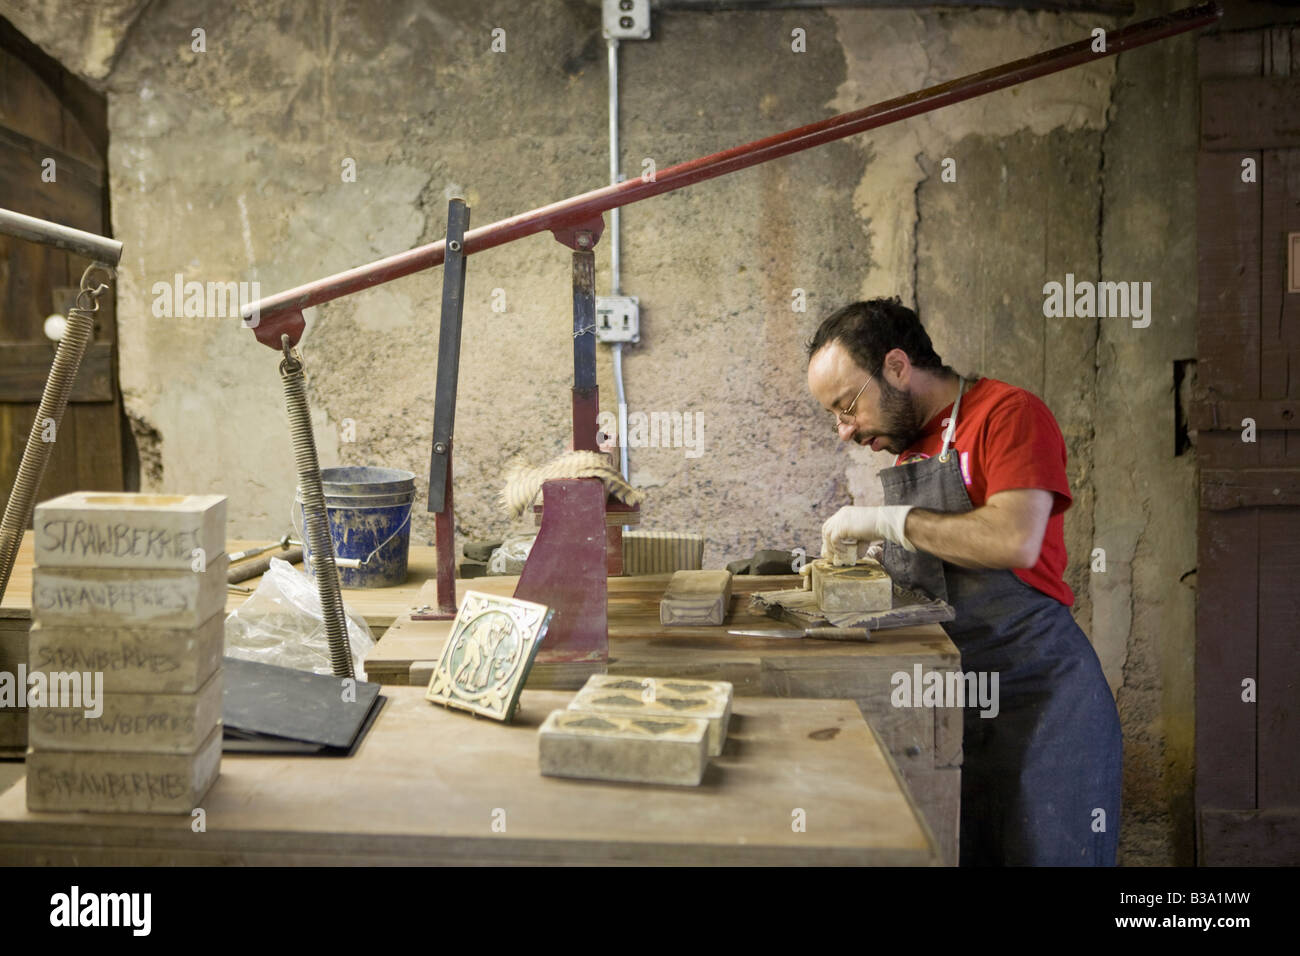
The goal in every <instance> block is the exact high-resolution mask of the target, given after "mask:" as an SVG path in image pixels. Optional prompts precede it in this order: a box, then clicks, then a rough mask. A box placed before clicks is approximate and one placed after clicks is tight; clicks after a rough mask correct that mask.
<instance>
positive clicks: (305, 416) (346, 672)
mask: <svg viewBox="0 0 1300 956" xmlns="http://www.w3.org/2000/svg"><path fill="white" fill-rule="evenodd" d="M280 342H281V347H282V348H283V350H284V360H283V361H282V362H280V381H281V382H283V383H284V404H285V407H286V408H287V409H288V411H289V432H290V434H291V435H292V437H293V458H294V462H295V463H296V465H297V468H298V489H299V492H300V493H301V495H302V514H303V527H304V528H305V530H306V532H307V543H308V545H309V546H310V548H311V568H312V571H313V572H314V573H315V575H316V591H317V593H318V594H319V595H320V606H321V612H322V613H323V614H324V616H325V634H326V636H327V637H328V638H329V642H330V665H331V666H332V667H333V668H334V676H335V677H339V678H343V677H353V676H355V673H354V671H353V669H352V648H351V645H350V644H349V642H348V623H347V617H346V616H345V614H344V612H343V595H342V594H341V593H340V591H339V569H338V567H337V565H335V564H334V542H333V541H332V540H330V527H329V517H328V515H327V514H326V512H325V490H324V489H323V488H322V487H321V481H320V461H319V459H318V458H317V456H316V438H315V436H314V435H313V434H312V430H311V411H310V410H309V409H308V407H307V388H306V383H305V381H304V377H303V364H302V359H300V358H299V357H298V355H297V354H296V353H295V352H294V351H293V350H292V349H291V348H290V346H289V336H287V335H285V336H283V337H282V338H281V340H280Z"/></svg>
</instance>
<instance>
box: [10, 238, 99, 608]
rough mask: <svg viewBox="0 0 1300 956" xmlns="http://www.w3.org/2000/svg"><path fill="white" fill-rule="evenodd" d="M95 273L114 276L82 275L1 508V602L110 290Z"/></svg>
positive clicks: (88, 272) (93, 267)
mask: <svg viewBox="0 0 1300 956" xmlns="http://www.w3.org/2000/svg"><path fill="white" fill-rule="evenodd" d="M96 271H100V272H103V273H104V276H105V278H106V279H111V278H112V277H113V273H112V270H111V269H109V268H108V267H107V266H105V265H102V264H100V263H93V264H92V265H90V266H88V267H87V268H86V271H85V272H83V273H82V274H81V291H80V292H78V293H77V302H76V305H75V306H74V307H73V308H71V309H69V310H68V322H67V327H66V329H65V331H64V333H63V337H62V338H61V339H59V347H58V349H57V351H55V353H54V364H53V365H52V366H51V367H50V374H49V377H48V378H47V379H46V380H45V390H44V391H43V392H42V393H41V404H40V406H39V408H38V409H37V411H36V420H35V421H33V422H32V430H31V432H30V433H29V434H28V436H27V447H26V448H24V449H23V460H22V462H21V464H19V466H18V475H17V477H16V478H15V479H14V487H13V491H12V492H11V493H10V495H9V501H8V502H7V503H6V505H5V513H4V518H3V519H0V598H3V597H4V594H5V588H7V587H8V586H9V575H10V574H12V573H13V569H14V560H15V559H16V558H17V557H18V547H19V545H21V544H22V540H23V532H24V531H26V530H27V525H28V524H29V523H30V522H31V518H32V507H33V505H34V504H35V503H36V491H37V489H38V488H40V485H41V478H42V477H43V476H44V474H45V465H46V463H47V462H48V461H49V460H50V452H51V451H52V450H53V448H54V442H55V441H56V440H57V439H58V432H59V426H60V425H61V424H62V422H63V413H64V411H65V410H66V409H67V407H68V398H69V397H70V396H71V395H72V387H73V385H75V384H76V381H77V370H78V369H79V368H80V367H81V357H82V355H84V354H85V351H86V346H87V345H89V344H90V340H91V339H93V338H94V337H95V313H96V312H98V311H99V297H100V296H102V295H103V294H104V293H105V292H107V291H108V283H107V282H96V283H93V284H92V282H91V276H92V274H93V273H94V272H96Z"/></svg>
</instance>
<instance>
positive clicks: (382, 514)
mask: <svg viewBox="0 0 1300 956" xmlns="http://www.w3.org/2000/svg"><path fill="white" fill-rule="evenodd" d="M320 476H321V487H322V490H323V491H324V492H325V513H326V515H327V516H328V518H329V526H330V538H331V540H332V541H333V542H334V554H335V557H337V558H338V559H340V561H341V562H342V563H341V564H340V565H339V583H341V584H342V585H343V587H345V588H387V587H392V586H394V585H397V584H405V583H406V562H407V557H408V556H409V554H410V550H411V509H412V507H413V506H414V503H415V475H414V474H413V473H412V472H409V471H401V470H400V469H397V468H370V467H350V468H322V469H321V471H320ZM294 515H295V517H296V518H297V523H298V527H299V529H300V530H299V537H300V538H301V539H302V542H303V555H304V559H305V560H304V564H305V566H306V567H307V568H308V569H311V548H310V545H309V542H308V541H307V539H306V537H305V536H304V535H303V534H302V531H301V528H302V526H303V525H304V520H303V514H302V489H301V488H299V489H298V492H297V494H296V495H295V496H294ZM350 561H356V562H360V566H359V567H348V566H347V564H348V562H350Z"/></svg>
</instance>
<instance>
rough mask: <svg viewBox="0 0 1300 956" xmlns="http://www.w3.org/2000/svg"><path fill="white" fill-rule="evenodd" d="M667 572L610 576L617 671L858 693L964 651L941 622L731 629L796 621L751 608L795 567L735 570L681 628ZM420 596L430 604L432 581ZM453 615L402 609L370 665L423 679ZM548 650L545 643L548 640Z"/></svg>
mask: <svg viewBox="0 0 1300 956" xmlns="http://www.w3.org/2000/svg"><path fill="white" fill-rule="evenodd" d="M670 577H671V575H667V574H651V575H642V576H636V577H616V578H610V579H609V592H608V604H607V607H608V610H607V613H608V617H609V648H610V649H609V663H608V665H607V670H608V672H609V673H611V674H639V675H644V676H649V677H699V678H703V679H707V680H728V681H731V682H732V683H733V684H735V685H736V693H737V694H740V695H756V696H757V695H761V696H773V697H848V698H855V699H856V698H861V697H866V696H868V695H869V694H874V693H878V692H879V690H880V688H881V683H880V674H881V673H885V674H886V677H885V681H884V685H883V686H884V687H885V688H888V686H889V681H888V676H887V674H889V673H893V672H894V671H897V670H899V669H900V668H906V669H909V670H910V668H911V667H912V666H913V664H915V663H918V662H924V663H925V665H926V666H927V667H934V668H939V667H949V666H951V667H957V666H959V661H960V657H959V655H958V652H957V648H956V647H955V646H954V645H953V643H952V642H951V641H950V640H949V639H948V635H947V634H945V633H944V631H943V629H942V628H941V627H940V626H939V625H937V624H927V625H922V626H919V627H906V628H894V629H890V630H886V631H878V632H875V633H874V634H873V635H872V636H873V638H874V640H873V641H872V642H869V643H858V642H853V641H822V640H815V639H808V638H776V639H773V638H766V637H741V636H738V635H733V634H728V633H727V631H728V630H729V629H732V628H736V629H743V630H750V629H755V628H772V629H780V628H787V629H788V628H790V627H791V625H789V624H786V623H784V622H781V621H777V620H775V619H773V618H770V617H766V616H764V615H762V614H760V613H756V612H754V611H751V610H750V609H749V595H750V593H751V592H753V591H769V590H780V589H782V588H789V587H795V586H797V582H798V580H799V579H798V577H797V576H796V575H772V576H758V575H737V576H735V577H734V578H733V579H732V596H731V605H730V611H729V613H728V615H727V619H726V622H725V623H724V624H721V625H716V626H689V627H675V626H668V625H664V624H661V623H660V621H659V599H660V597H661V596H662V595H663V591H664V588H665V587H667V585H668V580H669V578H670ZM518 581H519V578H518V577H489V578H474V579H471V580H468V581H457V582H456V585H457V595H461V594H464V592H465V591H467V590H475V591H484V592H486V593H488V594H497V595H509V594H513V593H514V588H515V585H516V584H517V583H518ZM419 603H420V604H432V603H434V585H433V582H429V583H428V584H427V585H426V586H425V589H424V591H423V592H422V593H421V596H420V598H419ZM450 630H451V622H449V621H414V620H412V619H411V617H410V614H409V613H408V614H402V615H399V616H398V618H397V620H396V621H395V622H394V624H393V625H392V627H390V628H389V629H388V630H387V631H386V632H385V634H384V636H383V638H382V639H381V640H380V641H379V642H378V643H377V644H376V645H375V647H374V648H372V649H371V651H370V653H369V654H367V655H366V673H367V674H368V675H369V676H370V678H371V679H372V680H377V681H380V682H382V683H386V684H389V683H391V684H405V683H427V682H428V679H429V676H428V673H427V671H428V670H429V669H430V668H431V667H432V663H433V662H435V661H437V659H438V657H439V655H440V654H441V653H442V647H443V644H444V643H446V640H447V635H448V633H449V632H450ZM542 646H543V648H545V646H546V645H545V643H543V645H542ZM585 679H586V677H585V675H583V674H581V673H578V672H576V671H575V673H574V674H572V675H571V674H570V673H569V672H568V671H567V670H566V669H565V667H564V666H563V665H545V664H541V663H539V664H535V665H534V668H533V672H532V673H531V674H530V675H529V685H528V686H530V687H534V688H541V687H559V688H566V689H572V688H575V687H578V686H581V684H582V682H583V681H584V680H585Z"/></svg>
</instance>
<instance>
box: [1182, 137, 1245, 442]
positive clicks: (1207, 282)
mask: <svg viewBox="0 0 1300 956" xmlns="http://www.w3.org/2000/svg"><path fill="white" fill-rule="evenodd" d="M1249 155H1250V158H1253V159H1255V161H1256V163H1258V162H1259V161H1260V158H1261V157H1260V154H1259V153H1254V154H1249ZM1242 158H1244V156H1239V155H1228V154H1214V153H1201V154H1200V155H1199V156H1198V158H1197V195H1198V196H1199V197H1200V198H1199V202H1198V208H1197V215H1196V229H1197V290H1198V303H1197V329H1196V352H1197V371H1196V377H1197V392H1198V397H1199V398H1200V399H1202V400H1210V401H1221V400H1224V399H1250V400H1253V399H1258V398H1259V338H1260V331H1259V312H1260V286H1259V270H1260V213H1261V193H1260V188H1259V184H1258V183H1244V182H1242V179H1241V159H1242ZM1197 451H1198V456H1199V457H1200V459H1201V464H1202V466H1203V467H1238V468H1241V467H1249V466H1252V465H1257V464H1258V463H1259V444H1258V442H1254V443H1250V442H1243V441H1242V440H1241V435H1240V434H1239V433H1232V432H1226V433H1202V434H1201V435H1200V436H1198V447H1197Z"/></svg>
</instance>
